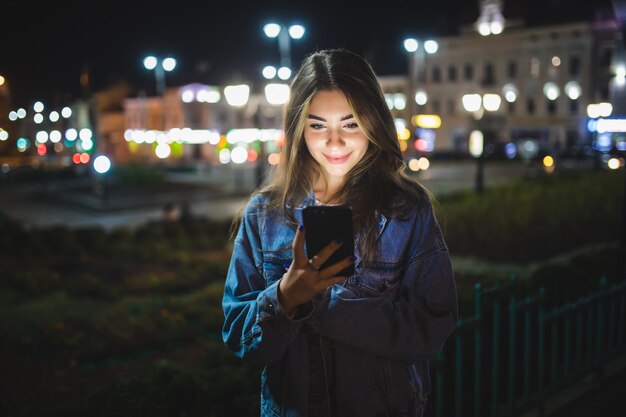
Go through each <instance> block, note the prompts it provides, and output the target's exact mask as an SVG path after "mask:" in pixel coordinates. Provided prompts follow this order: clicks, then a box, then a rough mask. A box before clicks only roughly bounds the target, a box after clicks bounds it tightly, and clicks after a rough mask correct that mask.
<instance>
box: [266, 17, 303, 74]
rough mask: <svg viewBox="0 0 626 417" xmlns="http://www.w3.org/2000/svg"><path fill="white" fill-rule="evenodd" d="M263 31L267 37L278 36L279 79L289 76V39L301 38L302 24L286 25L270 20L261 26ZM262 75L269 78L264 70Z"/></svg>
mask: <svg viewBox="0 0 626 417" xmlns="http://www.w3.org/2000/svg"><path fill="white" fill-rule="evenodd" d="M263 32H265V35H266V36H267V37H268V38H278V49H279V52H280V65H281V68H280V69H279V70H278V71H277V72H278V75H279V77H280V78H281V79H283V80H286V79H288V78H289V77H291V39H300V38H302V37H303V36H304V32H305V29H304V26H302V25H291V26H289V27H286V26H284V25H282V24H279V23H275V22H271V23H268V24H266V25H265V26H263ZM281 71H282V75H286V77H287V78H283V77H282V76H281ZM263 75H264V76H265V77H266V78H271V77H267V75H265V71H264V74H263ZM272 77H273V76H272Z"/></svg>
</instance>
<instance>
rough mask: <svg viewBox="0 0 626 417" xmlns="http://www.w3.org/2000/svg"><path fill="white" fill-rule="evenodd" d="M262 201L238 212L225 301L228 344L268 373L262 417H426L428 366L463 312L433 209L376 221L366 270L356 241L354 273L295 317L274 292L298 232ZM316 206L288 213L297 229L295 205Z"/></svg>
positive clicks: (261, 198)
mask: <svg viewBox="0 0 626 417" xmlns="http://www.w3.org/2000/svg"><path fill="white" fill-rule="evenodd" d="M266 203H267V197H264V196H262V195H258V194H257V195H255V196H254V197H253V198H251V199H250V201H249V202H248V204H247V206H246V208H245V211H244V215H243V219H242V222H241V224H240V227H239V230H238V234H237V236H236V238H235V241H234V247H233V253H232V258H231V261H230V267H229V270H228V275H227V277H226V283H225V288H224V296H223V300H222V307H223V310H224V315H225V321H224V326H223V330H222V337H223V340H224V342H225V343H226V345H227V347H228V348H229V349H230V350H231V351H232V352H233V353H234V354H235V355H236V356H238V357H240V358H243V359H248V360H254V361H259V362H261V363H263V364H265V367H264V369H263V372H262V374H261V416H268V417H269V416H281V417H295V416H298V417H304V416H307V417H317V416H333V417H335V416H342V417H344V416H345V417H350V416H358V417H369V416H372V417H374V416H389V417H391V416H412V417H415V416H417V417H419V416H422V415H423V412H424V408H425V404H426V399H427V396H428V394H429V392H430V389H431V384H430V377H429V370H428V359H430V358H432V357H434V355H436V354H437V352H438V351H439V350H440V349H441V348H442V345H443V343H444V341H445V339H446V338H447V337H448V336H449V335H450V333H451V332H452V331H453V329H454V327H455V325H456V320H457V315H458V310H457V294H456V286H455V282H454V275H453V271H452V267H451V263H450V256H449V252H448V249H447V246H446V244H445V241H444V238H443V235H442V233H441V229H440V227H439V224H438V223H437V220H436V218H435V216H434V213H433V212H432V209H431V207H430V205H428V204H425V205H424V204H422V205H420V204H418V203H415V204H413V205H412V210H411V211H410V213H409V215H408V216H405V217H403V218H402V219H396V218H395V217H393V218H387V217H385V216H384V215H382V214H379V215H378V218H379V222H378V238H377V245H379V248H381V249H382V250H380V251H379V255H378V256H377V257H376V260H375V262H364V261H363V259H362V258H361V254H360V253H359V250H358V244H357V245H356V246H357V247H356V248H355V268H356V269H355V274H354V275H353V276H351V277H349V278H348V279H346V280H345V281H344V282H343V283H341V284H336V285H333V286H331V287H329V288H327V289H326V290H325V291H323V292H321V293H320V294H318V295H317V296H316V297H314V298H313V300H311V301H310V302H308V303H306V304H303V305H301V306H300V307H299V309H298V312H297V314H296V316H295V317H294V316H291V317H290V316H288V315H287V314H286V312H285V311H284V310H283V309H282V307H281V305H280V303H279V302H278V297H277V287H278V283H279V281H280V279H281V277H282V276H283V274H284V273H285V272H286V269H285V264H288V263H289V262H290V261H291V259H292V246H291V244H292V241H293V239H294V236H295V227H293V226H292V225H289V224H288V223H287V222H286V221H285V220H284V218H282V217H281V216H280V215H278V214H277V213H273V212H270V210H269V209H268V207H267V204H266ZM314 204H315V199H314V196H313V194H312V193H311V194H310V195H309V198H308V199H305V201H303V203H302V204H300V205H299V206H298V207H296V208H295V216H296V220H297V221H298V222H299V223H301V222H302V208H304V207H306V206H307V205H314ZM305 233H306V231H305ZM357 242H358V237H357Z"/></svg>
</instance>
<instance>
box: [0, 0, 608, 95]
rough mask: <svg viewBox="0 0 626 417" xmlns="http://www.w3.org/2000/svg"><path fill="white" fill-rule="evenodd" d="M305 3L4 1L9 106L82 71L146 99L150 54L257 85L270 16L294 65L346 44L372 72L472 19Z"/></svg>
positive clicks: (430, 8) (571, 4) (577, 9)
mask: <svg viewBox="0 0 626 417" xmlns="http://www.w3.org/2000/svg"><path fill="white" fill-rule="evenodd" d="M378 3H379V4H380V6H378V7H374V8H372V7H365V6H364V2H356V1H341V0H334V1H327V0H323V1H322V0H309V1H307V2H295V1H292V2H279V1H263V2H262V1H258V2H240V1H234V0H219V1H218V0H211V1H207V0H196V1H187V0H172V1H169V2H162V1H157V0H154V1H150V2H149V1H145V0H140V1H127V2H125V3H124V2H102V1H81V2H76V1H65V2H61V1H58V2H43V4H42V5H41V6H35V2H30V1H24V0H21V1H6V0H5V1H4V2H3V6H2V15H1V16H2V23H1V24H0V48H1V50H0V75H3V76H4V77H5V78H6V81H7V86H8V87H9V89H10V92H11V94H12V99H13V102H14V105H15V106H20V105H22V106H30V104H31V103H33V102H34V101H36V100H42V101H44V103H49V105H53V106H54V105H61V104H64V103H66V102H69V101H71V100H72V99H73V98H75V97H78V96H80V95H81V93H82V91H81V86H80V83H79V77H80V73H81V71H82V70H83V69H84V68H88V69H89V73H90V79H91V88H92V89H93V90H94V91H97V90H99V89H102V88H104V87H106V86H108V85H110V84H112V83H114V82H118V81H128V82H130V83H132V84H133V85H135V86H137V87H138V88H141V89H145V90H146V91H147V92H148V94H153V93H154V88H155V87H154V86H155V80H154V74H153V73H152V72H149V71H147V70H146V69H144V68H143V64H142V59H143V57H144V56H145V55H146V54H148V53H151V54H155V55H161V56H164V55H171V56H174V57H176V58H177V60H178V67H177V68H176V69H175V71H174V72H173V73H168V74H167V84H168V85H169V86H172V85H182V84H186V83H190V82H202V83H207V84H226V83H230V82H234V81H237V80H240V81H248V82H258V81H260V70H261V68H262V67H263V66H265V65H269V64H273V65H277V64H278V63H279V50H278V42H277V40H276V39H269V38H266V37H265V35H264V34H263V31H262V27H263V25H264V24H265V23H266V22H267V21H269V20H270V19H272V18H274V19H277V20H279V21H280V22H281V23H284V24H286V25H289V24H292V23H301V24H303V25H304V26H305V27H306V30H307V33H306V34H305V37H304V38H302V39H300V40H297V41H292V61H293V63H294V66H296V65H297V64H299V63H300V61H301V60H302V58H303V57H304V56H305V55H306V54H308V53H310V52H312V51H314V50H316V49H321V48H330V47H345V48H348V49H351V50H353V51H355V52H357V53H360V54H362V55H364V56H366V57H367V58H368V59H369V60H370V62H371V63H372V64H373V66H374V69H375V70H376V72H378V73H379V74H380V75H389V74H401V73H405V72H406V55H405V52H404V49H403V47H402V40H403V39H404V38H405V37H407V36H414V37H420V38H427V37H435V38H436V37H437V36H450V35H454V34H457V33H458V28H459V26H460V25H463V26H465V25H469V24H471V23H472V22H474V21H475V20H476V18H477V17H478V15H479V6H478V3H479V2H478V0H435V1H433V2H432V3H431V2H423V1H411V2H395V1H381V2H378ZM611 10H612V6H611V0H588V1H581V0H523V1H522V0H517V1H510V0H509V1H505V6H504V17H505V18H508V19H523V20H524V21H525V22H526V23H527V25H531V26H532V25H542V24H553V23H566V22H570V21H585V20H591V19H592V18H593V17H594V15H596V14H597V13H598V11H599V12H603V13H604V14H605V15H606V14H607V13H608V14H609V15H610V13H611Z"/></svg>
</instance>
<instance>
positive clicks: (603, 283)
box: [596, 276, 607, 383]
mask: <svg viewBox="0 0 626 417" xmlns="http://www.w3.org/2000/svg"><path fill="white" fill-rule="evenodd" d="M599 287H600V288H599V289H598V297H597V302H598V312H597V317H596V322H597V333H596V369H597V375H598V383H599V382H601V381H602V378H603V373H604V372H603V370H604V367H603V366H602V360H603V356H604V355H603V347H604V335H605V331H604V329H605V319H604V301H605V299H606V293H607V292H606V287H607V279H606V277H605V276H603V277H602V278H600V284H599Z"/></svg>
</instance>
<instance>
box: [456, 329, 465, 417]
mask: <svg viewBox="0 0 626 417" xmlns="http://www.w3.org/2000/svg"><path fill="white" fill-rule="evenodd" d="M462 324H463V319H461V318H460V319H458V321H457V328H460V327H461V326H462ZM454 342H455V343H454V347H455V352H454V353H455V361H454V415H455V416H456V417H461V410H462V407H461V405H462V402H463V401H462V399H463V379H462V378H463V372H462V367H463V364H462V363H463V344H462V343H463V340H462V337H461V332H460V331H457V332H456V335H455V336H454Z"/></svg>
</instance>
